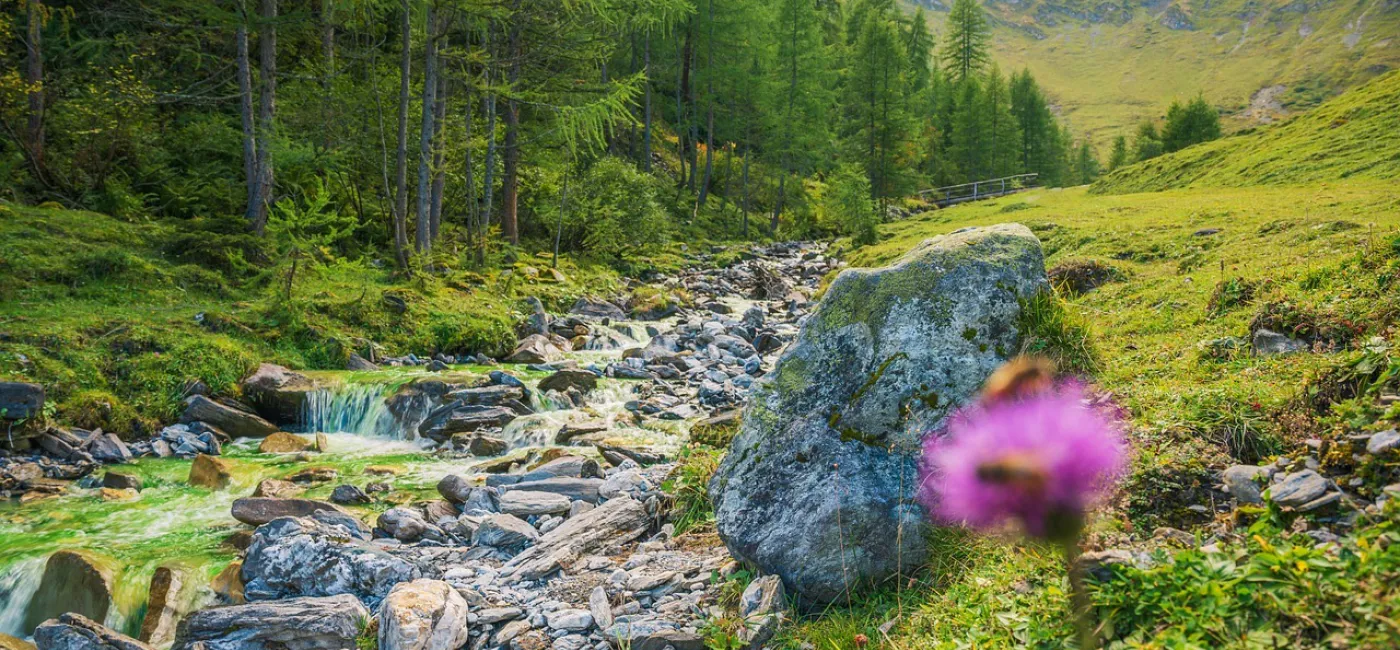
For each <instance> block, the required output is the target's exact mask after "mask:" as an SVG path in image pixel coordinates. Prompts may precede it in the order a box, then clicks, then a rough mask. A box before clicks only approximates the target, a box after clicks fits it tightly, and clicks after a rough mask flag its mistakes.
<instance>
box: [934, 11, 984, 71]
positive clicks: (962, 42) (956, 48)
mask: <svg viewBox="0 0 1400 650" xmlns="http://www.w3.org/2000/svg"><path fill="white" fill-rule="evenodd" d="M988 34H989V28H988V26H987V16H986V15H985V14H983V13H982V5H980V4H978V3H977V0H954V2H953V8H952V10H951V11H950V12H949V13H948V29H947V34H946V36H945V37H944V38H945V39H946V40H945V41H944V43H943V60H944V65H945V66H947V70H948V77H949V78H950V79H952V80H953V81H954V82H962V81H964V80H966V79H968V78H970V77H974V76H977V75H978V74H981V72H982V69H983V68H984V67H986V65H987V62H988V61H989V60H990V56H989V55H988V54H987V39H988Z"/></svg>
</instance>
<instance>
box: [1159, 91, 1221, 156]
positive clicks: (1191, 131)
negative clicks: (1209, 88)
mask: <svg viewBox="0 0 1400 650" xmlns="http://www.w3.org/2000/svg"><path fill="white" fill-rule="evenodd" d="M1218 137H1220V113H1219V112H1217V111H1216V110H1215V108H1214V107H1212V106H1211V105H1210V104H1209V103H1207V102H1206V100H1205V98H1204V97H1201V96H1199V95H1197V96H1196V98H1195V99H1193V100H1191V101H1190V102H1189V103H1187V104H1186V105H1184V106H1183V105H1182V104H1181V103H1179V102H1172V105H1171V108H1170V109H1168V110H1167V124H1166V126H1165V127H1163V128H1162V149H1163V150H1164V151H1166V152H1168V153H1170V152H1173V151H1179V150H1181V149H1185V148H1186V147H1189V146H1191V145H1193V144H1199V143H1201V142H1207V141H1210V140H1214V139H1216V138H1218Z"/></svg>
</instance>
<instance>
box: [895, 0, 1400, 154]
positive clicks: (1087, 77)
mask: <svg viewBox="0 0 1400 650" xmlns="http://www.w3.org/2000/svg"><path fill="white" fill-rule="evenodd" d="M905 2H906V3H918V4H922V5H924V6H925V7H927V8H929V9H932V11H930V12H929V16H930V22H931V23H932V24H933V25H934V27H935V30H941V29H942V28H943V23H944V20H945V18H946V4H951V3H950V2H949V3H946V4H945V3H943V2H942V0H905ZM984 6H985V7H986V8H987V11H988V13H989V14H991V16H992V18H993V33H992V48H993V55H994V59H995V60H996V61H997V62H998V63H999V64H1000V65H1001V66H1002V67H1003V68H1009V69H1019V68H1022V67H1028V68H1030V70H1031V71H1032V72H1033V73H1034V74H1035V76H1036V78H1037V79H1038V80H1039V81H1040V82H1041V84H1042V85H1043V86H1044V87H1045V88H1046V89H1047V91H1048V92H1049V94H1050V96H1051V97H1052V99H1054V100H1055V101H1056V102H1057V103H1058V104H1059V105H1060V108H1061V110H1062V112H1063V114H1064V115H1066V116H1067V117H1068V118H1069V121H1070V124H1071V126H1072V127H1073V128H1074V130H1075V132H1076V133H1081V134H1088V135H1090V136H1091V137H1092V138H1093V139H1094V141H1095V142H1096V143H1098V145H1099V146H1100V148H1101V149H1102V151H1101V153H1103V154H1105V155H1106V153H1107V151H1106V147H1107V143H1108V141H1109V140H1110V139H1111V138H1112V137H1113V136H1114V135H1118V134H1120V133H1123V134H1126V133H1129V132H1130V130H1131V129H1132V128H1133V127H1134V126H1135V124H1136V123H1137V122H1138V121H1140V120H1142V119H1144V118H1149V117H1158V116H1160V115H1162V114H1163V113H1165V111H1166V107H1167V106H1168V105H1169V104H1170V103H1171V102H1172V100H1173V99H1189V98H1191V97H1194V96H1195V95H1196V94H1197V93H1202V94H1204V95H1205V97H1206V99H1208V100H1209V101H1211V103H1213V104H1215V105H1216V106H1218V107H1220V108H1221V109H1222V110H1223V111H1224V112H1225V113H1226V116H1227V123H1229V124H1230V125H1233V126H1247V125H1250V124H1257V123H1261V122H1267V121H1270V120H1273V119H1276V118H1278V117H1280V116H1282V115H1286V114H1292V113H1296V112H1297V111H1299V110H1304V109H1307V108H1310V107H1312V106H1315V105H1317V104H1318V103H1319V102H1320V101H1322V100H1324V99H1326V98H1327V97H1330V96H1332V95H1335V94H1337V93H1338V92H1341V91H1342V90H1345V89H1346V88H1349V87H1352V86H1354V85H1357V84H1359V83H1363V82H1365V81H1367V80H1369V79H1371V78H1374V77H1375V76H1377V75H1379V74H1381V73H1383V72H1385V71H1386V70H1389V69H1392V68H1395V67H1400V2H1397V1H1396V0H1340V1H1337V2H1322V1H1321V0H1216V1H1211V2H1189V0H1175V1H1163V0H1148V1H1146V2H1144V1H1142V0H1122V1H1121V2H1119V3H1113V2H1104V1H1097V0H1006V1H1001V0H984Z"/></svg>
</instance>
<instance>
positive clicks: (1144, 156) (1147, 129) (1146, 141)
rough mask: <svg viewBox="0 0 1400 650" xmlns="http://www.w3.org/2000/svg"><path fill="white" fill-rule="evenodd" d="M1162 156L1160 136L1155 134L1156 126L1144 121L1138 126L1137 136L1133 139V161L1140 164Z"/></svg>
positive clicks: (1149, 121)
mask: <svg viewBox="0 0 1400 650" xmlns="http://www.w3.org/2000/svg"><path fill="white" fill-rule="evenodd" d="M1160 155H1162V136H1160V135H1158V134H1157V125H1156V124H1153V123H1152V121H1151V120H1146V121H1144V122H1143V123H1142V124H1139V125H1138V130H1137V136H1136V137H1135V138H1134V139H1133V160H1134V161H1137V162H1141V161H1143V160H1148V159H1150V158H1156V157H1157V156H1160Z"/></svg>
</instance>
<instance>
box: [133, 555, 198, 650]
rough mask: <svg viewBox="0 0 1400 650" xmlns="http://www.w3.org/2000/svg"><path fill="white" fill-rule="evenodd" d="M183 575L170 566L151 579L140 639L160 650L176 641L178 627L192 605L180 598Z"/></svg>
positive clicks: (183, 582)
mask: <svg viewBox="0 0 1400 650" xmlns="http://www.w3.org/2000/svg"><path fill="white" fill-rule="evenodd" d="M184 586H185V580H184V575H183V574H181V573H180V572H179V571H176V570H175V569H173V568H171V567H167V566H163V567H158V568H157V569H156V572H155V575H153V576H152V577H151V588H150V591H149V593H148V595H147V597H146V615H145V617H144V618H142V619H141V634H140V637H139V638H140V639H141V640H142V641H144V642H146V643H149V644H151V645H153V646H156V647H158V648H164V647H168V646H169V645H170V644H171V643H173V642H174V641H175V626H176V624H178V623H179V622H180V618H181V617H182V616H184V615H185V614H186V613H187V611H188V605H189V602H188V600H186V599H185V598H182V597H181V594H180V592H181V590H182V589H183V588H184Z"/></svg>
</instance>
